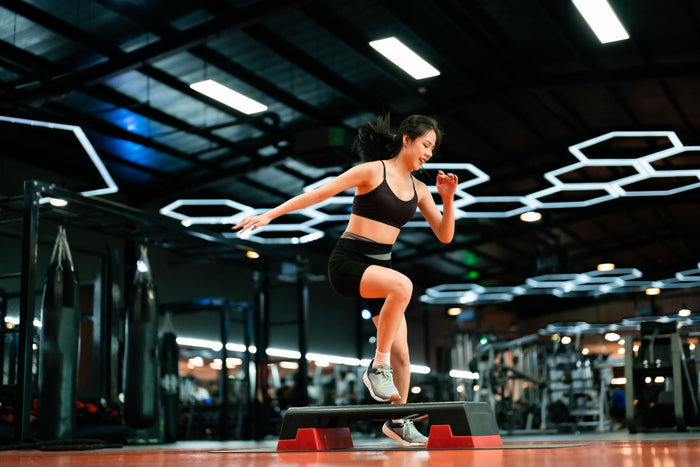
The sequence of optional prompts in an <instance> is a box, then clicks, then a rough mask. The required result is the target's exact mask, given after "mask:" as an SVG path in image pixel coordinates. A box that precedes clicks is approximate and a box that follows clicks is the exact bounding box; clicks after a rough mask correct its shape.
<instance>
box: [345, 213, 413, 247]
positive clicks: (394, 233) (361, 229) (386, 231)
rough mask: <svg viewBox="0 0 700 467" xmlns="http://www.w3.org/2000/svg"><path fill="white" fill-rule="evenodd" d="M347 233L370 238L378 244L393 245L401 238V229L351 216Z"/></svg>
mask: <svg viewBox="0 0 700 467" xmlns="http://www.w3.org/2000/svg"><path fill="white" fill-rule="evenodd" d="M345 231H346V232H351V233H354V234H355V235H360V236H362V237H365V238H369V239H370V240H373V241H375V242H377V243H386V244H391V245H393V244H394V242H396V239H397V238H398V236H399V232H400V229H397V228H396V227H392V226H390V225H387V224H384V223H382V222H378V221H375V220H372V219H367V218H366V217H360V216H357V215H355V214H351V215H350V221H349V222H348V226H347V228H346V229H345Z"/></svg>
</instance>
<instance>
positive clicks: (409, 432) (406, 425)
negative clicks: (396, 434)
mask: <svg viewBox="0 0 700 467" xmlns="http://www.w3.org/2000/svg"><path fill="white" fill-rule="evenodd" d="M415 430H416V427H415V426H413V420H404V421H403V423H402V424H401V434H402V435H403V436H402V438H403V439H407V440H413V439H415V437H416V436H415V435H414V433H413V432H414V431H415Z"/></svg>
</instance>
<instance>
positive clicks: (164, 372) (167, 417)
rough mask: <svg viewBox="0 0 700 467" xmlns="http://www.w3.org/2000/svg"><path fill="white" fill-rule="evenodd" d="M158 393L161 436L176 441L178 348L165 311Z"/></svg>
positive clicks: (178, 399)
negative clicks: (161, 415) (160, 411)
mask: <svg viewBox="0 0 700 467" xmlns="http://www.w3.org/2000/svg"><path fill="white" fill-rule="evenodd" d="M159 350H160V394H161V400H162V405H163V421H164V427H163V437H164V438H165V441H166V442H168V443H172V442H174V441H177V439H178V426H179V412H180V372H179V359H180V349H179V347H178V345H177V336H176V335H175V332H174V327H173V323H172V321H171V319H170V313H165V318H164V319H163V326H162V332H161V335H160V339H159Z"/></svg>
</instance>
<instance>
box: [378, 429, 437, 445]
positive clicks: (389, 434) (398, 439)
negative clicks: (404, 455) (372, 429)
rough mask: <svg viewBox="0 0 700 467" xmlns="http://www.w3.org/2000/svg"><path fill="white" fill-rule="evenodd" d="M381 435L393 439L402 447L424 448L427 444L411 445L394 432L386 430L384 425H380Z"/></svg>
mask: <svg viewBox="0 0 700 467" xmlns="http://www.w3.org/2000/svg"><path fill="white" fill-rule="evenodd" d="M382 433H384V434H385V435H386V437H387V438H391V439H393V440H394V441H396V442H398V443H399V444H401V445H402V446H425V445H426V444H428V442H427V441H426V442H425V443H411V442H409V441H406V440H405V439H403V438H402V437H401V436H399V435H397V434H396V432H394V430H392V429H391V428H388V427H387V426H386V425H382Z"/></svg>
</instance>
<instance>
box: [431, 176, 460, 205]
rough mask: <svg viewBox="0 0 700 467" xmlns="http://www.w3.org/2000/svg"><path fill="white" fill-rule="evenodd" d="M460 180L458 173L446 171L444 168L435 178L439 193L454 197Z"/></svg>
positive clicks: (442, 195) (443, 196)
mask: <svg viewBox="0 0 700 467" xmlns="http://www.w3.org/2000/svg"><path fill="white" fill-rule="evenodd" d="M458 183H459V180H458V179H457V175H455V174H453V173H447V174H446V173H445V172H443V171H442V170H438V175H437V179H436V180H435V185H436V186H437V191H438V194H439V195H440V196H441V197H442V198H445V197H449V198H452V197H454V195H455V191H457V184H458Z"/></svg>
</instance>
